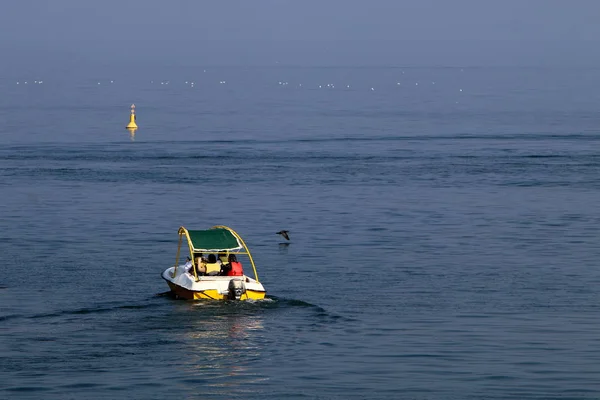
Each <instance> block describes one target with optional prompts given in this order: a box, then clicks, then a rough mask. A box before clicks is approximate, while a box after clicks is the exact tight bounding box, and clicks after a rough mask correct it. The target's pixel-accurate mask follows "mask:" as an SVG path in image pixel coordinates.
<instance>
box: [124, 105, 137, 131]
mask: <svg viewBox="0 0 600 400" xmlns="http://www.w3.org/2000/svg"><path fill="white" fill-rule="evenodd" d="M137 127H138V126H137V124H136V123H135V104H132V105H131V115H130V116H129V123H128V124H127V126H126V128H127V129H137Z"/></svg>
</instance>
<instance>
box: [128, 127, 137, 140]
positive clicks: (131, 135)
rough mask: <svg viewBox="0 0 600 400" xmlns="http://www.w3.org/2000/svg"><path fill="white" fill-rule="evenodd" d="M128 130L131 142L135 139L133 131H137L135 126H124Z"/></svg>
mask: <svg viewBox="0 0 600 400" xmlns="http://www.w3.org/2000/svg"><path fill="white" fill-rule="evenodd" d="M126 129H127V130H128V131H129V139H131V141H132V142H134V141H135V132H136V131H137V128H126Z"/></svg>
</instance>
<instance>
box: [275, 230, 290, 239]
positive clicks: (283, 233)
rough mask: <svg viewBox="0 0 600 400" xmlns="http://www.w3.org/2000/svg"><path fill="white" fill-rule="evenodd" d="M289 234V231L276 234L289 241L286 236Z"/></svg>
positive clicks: (288, 237)
mask: <svg viewBox="0 0 600 400" xmlns="http://www.w3.org/2000/svg"><path fill="white" fill-rule="evenodd" d="M289 232H290V231H279V232H277V234H278V235H281V236H283V237H284V238H285V239H286V240H290V236H289V235H288V233H289Z"/></svg>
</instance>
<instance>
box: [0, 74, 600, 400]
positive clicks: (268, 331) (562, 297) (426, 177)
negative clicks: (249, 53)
mask: <svg viewBox="0 0 600 400" xmlns="http://www.w3.org/2000/svg"><path fill="white" fill-rule="evenodd" d="M36 80H37V81H40V80H41V81H42V82H43V83H41V84H40V83H35V81H36ZM17 81H18V83H17ZM111 81H112V83H111ZM186 81H187V83H186ZM25 82H27V83H25ZM191 82H194V85H192V84H191ZM598 82H600V70H593V69H533V68H530V69H527V68H523V69H518V68H487V69H486V68H464V69H461V68H404V69H403V68H355V69H352V68H288V67H279V68H266V67H265V68H258V67H257V68H216V67H212V68H206V70H205V69H204V68H203V67H199V68H175V67H173V68H165V69H163V70H157V71H154V72H149V71H143V72H140V73H128V74H125V73H118V72H115V73H113V72H111V73H103V74H97V73H91V72H90V73H86V72H85V71H82V72H80V73H79V74H76V75H73V76H71V75H70V74H61V73H59V72H56V71H51V72H49V73H48V75H47V76H29V75H26V76H25V75H24V76H21V77H17V78H16V79H13V78H12V77H11V78H8V77H0V226H1V228H2V229H0V272H1V274H0V361H1V362H0V398H6V399H110V398H135V399H165V398H174V399H201V398H202V399H232V398H235V399H238V398H239V399H292V398H304V399H396V398H397V399H483V398H485V399H504V398H510V399H553V398H556V399H594V398H600V294H599V293H600V291H599V286H600V268H599V263H600V261H599V260H600V242H599V240H600V136H598V134H599V129H600V128H599V127H600V117H599V113H598V110H599V109H600V90H598ZM131 103H135V104H136V106H137V114H138V117H137V122H138V125H139V126H140V128H139V129H138V131H137V132H136V133H135V135H134V136H130V134H129V132H127V131H126V130H125V129H124V126H125V125H126V124H127V122H128V120H129V106H130V104H131ZM216 224H224V225H228V226H231V227H232V228H234V229H235V230H237V231H238V232H239V233H240V234H241V235H242V237H243V238H244V239H245V240H246V242H247V244H248V245H249V247H250V249H251V250H252V252H253V256H254V258H255V261H256V263H257V268H258V273H259V278H260V279H261V281H262V282H263V284H264V285H265V287H266V289H267V293H268V299H267V300H265V301H261V302H257V303H218V304H215V303H207V302H186V301H181V300H174V299H172V298H171V297H169V296H167V295H166V292H167V290H168V287H167V285H166V283H165V282H164V281H163V280H162V279H161V277H160V274H161V272H162V271H163V270H164V269H166V268H167V267H169V266H171V265H172V264H173V263H174V261H175V253H176V249H177V239H178V237H177V229H178V228H179V226H182V225H183V226H185V227H187V228H189V229H204V228H208V227H210V226H212V225H216ZM281 229H288V230H289V231H290V236H291V242H290V243H289V245H282V244H281V242H282V240H283V239H281V238H280V237H278V236H277V235H275V232H277V231H279V230H281Z"/></svg>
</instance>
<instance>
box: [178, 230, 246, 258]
mask: <svg viewBox="0 0 600 400" xmlns="http://www.w3.org/2000/svg"><path fill="white" fill-rule="evenodd" d="M188 234H189V235H190V240H191V242H192V247H193V248H194V251H195V252H206V253H216V252H219V251H232V250H241V249H243V246H242V245H241V243H240V242H239V241H238V239H237V238H236V237H235V236H234V235H233V233H231V232H230V231H228V230H227V229H222V228H215V229H208V230H205V231H190V230H188Z"/></svg>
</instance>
